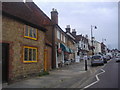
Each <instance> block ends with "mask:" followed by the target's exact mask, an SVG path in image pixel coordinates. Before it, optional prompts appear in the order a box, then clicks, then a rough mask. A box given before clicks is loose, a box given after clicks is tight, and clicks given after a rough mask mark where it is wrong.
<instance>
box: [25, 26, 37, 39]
mask: <svg viewBox="0 0 120 90" xmlns="http://www.w3.org/2000/svg"><path fill="white" fill-rule="evenodd" d="M26 27H27V28H28V36H26ZM31 29H32V37H31V36H30V30H31ZM34 30H35V31H34ZM34 32H36V38H34ZM24 37H25V38H28V39H32V40H38V29H36V28H33V27H31V26H28V25H24Z"/></svg>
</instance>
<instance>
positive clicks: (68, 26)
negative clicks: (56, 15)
mask: <svg viewBox="0 0 120 90" xmlns="http://www.w3.org/2000/svg"><path fill="white" fill-rule="evenodd" d="M67 32H69V33H70V25H67V27H66V33H67Z"/></svg>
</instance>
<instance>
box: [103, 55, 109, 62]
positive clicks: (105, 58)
mask: <svg viewBox="0 0 120 90" xmlns="http://www.w3.org/2000/svg"><path fill="white" fill-rule="evenodd" d="M103 61H104V63H107V61H108V60H107V57H106V55H104V56H103Z"/></svg>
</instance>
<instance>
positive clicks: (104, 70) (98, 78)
mask: <svg viewBox="0 0 120 90" xmlns="http://www.w3.org/2000/svg"><path fill="white" fill-rule="evenodd" d="M101 70H102V72H100V73H98V74H97V75H96V76H95V77H96V79H97V81H95V82H93V83H91V84H89V85H87V86H86V87H84V89H85V88H88V87H90V86H92V85H94V84H95V83H97V82H99V81H100V79H99V78H98V75H100V74H102V73H104V72H105V70H103V69H101Z"/></svg>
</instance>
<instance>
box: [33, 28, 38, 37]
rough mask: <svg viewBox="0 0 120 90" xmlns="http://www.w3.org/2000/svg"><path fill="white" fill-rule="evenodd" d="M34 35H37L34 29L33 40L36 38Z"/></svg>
mask: <svg viewBox="0 0 120 90" xmlns="http://www.w3.org/2000/svg"><path fill="white" fill-rule="evenodd" d="M36 35H37V33H36V29H33V38H36Z"/></svg>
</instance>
